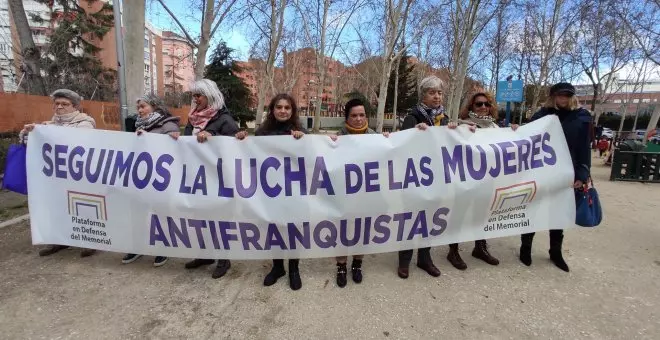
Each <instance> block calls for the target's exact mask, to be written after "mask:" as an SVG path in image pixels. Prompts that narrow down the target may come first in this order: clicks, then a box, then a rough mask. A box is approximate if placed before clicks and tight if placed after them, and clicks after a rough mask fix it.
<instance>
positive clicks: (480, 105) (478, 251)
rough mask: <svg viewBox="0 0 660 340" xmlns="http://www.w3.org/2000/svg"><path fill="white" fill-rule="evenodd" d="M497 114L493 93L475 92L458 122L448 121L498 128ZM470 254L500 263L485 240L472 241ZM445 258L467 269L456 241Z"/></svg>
mask: <svg viewBox="0 0 660 340" xmlns="http://www.w3.org/2000/svg"><path fill="white" fill-rule="evenodd" d="M497 116H498V114H497V102H496V101H495V98H494V97H493V95H492V94H491V93H488V92H477V93H475V94H473V95H472V96H471V97H470V98H469V100H468V101H467V103H466V105H465V106H464V107H463V108H462V109H461V112H460V113H459V116H458V118H459V120H458V123H454V122H451V123H449V128H450V129H451V128H456V126H458V125H467V126H468V127H469V129H470V131H472V132H475V131H476V129H477V128H480V129H489V128H499V126H498V125H497ZM511 128H512V129H513V130H514V131H515V130H516V129H517V128H518V125H516V124H512V125H511ZM472 256H473V257H475V258H478V259H480V260H482V261H484V262H486V263H488V264H490V265H493V266H496V265H498V264H499V263H500V261H499V260H498V259H496V258H495V257H494V256H493V255H491V254H490V253H489V252H488V245H487V243H486V240H476V241H474V250H472ZM447 260H448V261H449V263H451V264H452V266H454V268H456V269H459V270H465V269H467V265H466V264H465V262H464V261H463V259H462V258H461V255H460V254H459V252H458V243H454V244H450V245H449V253H448V254H447Z"/></svg>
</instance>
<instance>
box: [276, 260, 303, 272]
mask: <svg viewBox="0 0 660 340" xmlns="http://www.w3.org/2000/svg"><path fill="white" fill-rule="evenodd" d="M299 262H300V260H299V259H290V260H289V270H291V266H294V267H296V268H297V267H298V263H299ZM273 267H277V268H282V269H284V260H282V259H276V260H273Z"/></svg>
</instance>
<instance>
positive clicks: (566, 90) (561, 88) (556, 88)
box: [550, 83, 575, 96]
mask: <svg viewBox="0 0 660 340" xmlns="http://www.w3.org/2000/svg"><path fill="white" fill-rule="evenodd" d="M561 93H563V94H568V95H571V96H574V95H575V87H574V86H573V85H571V84H570V83H557V84H554V85H552V87H551V88H550V96H554V95H558V94H561Z"/></svg>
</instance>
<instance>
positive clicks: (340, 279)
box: [337, 263, 347, 288]
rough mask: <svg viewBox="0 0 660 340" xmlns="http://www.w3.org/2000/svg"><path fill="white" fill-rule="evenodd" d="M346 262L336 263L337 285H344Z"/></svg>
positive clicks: (341, 286)
mask: <svg viewBox="0 0 660 340" xmlns="http://www.w3.org/2000/svg"><path fill="white" fill-rule="evenodd" d="M346 281H347V280H346V263H337V286H338V287H339V288H344V287H346Z"/></svg>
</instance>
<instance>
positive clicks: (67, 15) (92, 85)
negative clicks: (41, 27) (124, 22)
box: [31, 0, 116, 100]
mask: <svg viewBox="0 0 660 340" xmlns="http://www.w3.org/2000/svg"><path fill="white" fill-rule="evenodd" d="M36 1H38V2H40V3H42V4H44V5H46V6H49V8H50V9H51V18H42V17H39V16H38V15H32V16H31V17H32V20H33V21H35V22H38V23H57V25H51V28H50V29H51V30H52V31H51V33H50V35H49V37H48V42H47V44H46V46H45V48H44V49H43V50H42V51H41V54H42V56H43V58H42V59H41V62H42V71H43V72H45V74H46V75H47V77H45V78H44V80H45V84H46V88H47V90H48V92H50V91H53V90H55V89H57V88H62V87H66V88H68V89H71V90H73V91H76V92H77V93H79V94H80V95H81V96H83V97H84V98H89V99H93V98H99V99H101V100H108V99H112V98H114V96H115V91H114V83H115V78H116V72H115V71H114V70H112V69H108V68H105V67H104V66H103V64H102V63H101V61H100V60H99V59H98V57H97V54H98V53H99V52H100V51H101V48H99V47H97V45H96V44H95V42H96V41H99V40H102V39H103V37H105V35H106V34H107V33H108V32H109V31H110V30H111V29H112V27H113V26H114V23H113V14H112V5H110V4H108V3H105V2H104V3H102V5H101V7H100V9H99V10H98V11H96V12H87V11H86V10H85V9H84V8H83V7H81V6H80V5H78V2H76V1H68V0H57V1H56V2H55V1H52V0H36ZM98 1H100V0H91V2H92V3H94V2H98ZM55 5H58V9H57V10H55V9H54V6H55Z"/></svg>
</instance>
